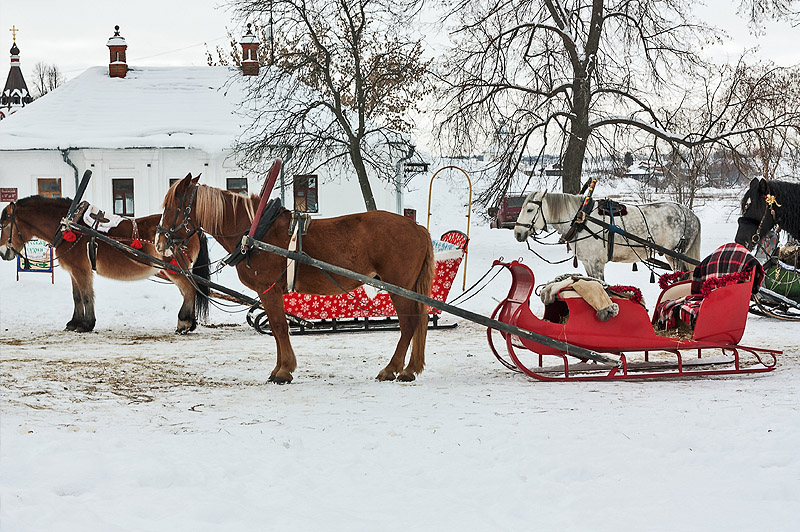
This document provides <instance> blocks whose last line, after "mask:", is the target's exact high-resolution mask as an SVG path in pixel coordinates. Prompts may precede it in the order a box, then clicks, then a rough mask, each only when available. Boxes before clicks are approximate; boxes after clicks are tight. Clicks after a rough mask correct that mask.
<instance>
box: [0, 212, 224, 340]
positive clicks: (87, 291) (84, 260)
mask: <svg viewBox="0 0 800 532" xmlns="http://www.w3.org/2000/svg"><path fill="white" fill-rule="evenodd" d="M71 202H72V200H70V199H69V198H46V197H43V196H30V197H27V198H23V199H21V200H19V201H17V202H12V203H10V204H9V205H7V206H6V207H5V208H4V209H3V212H2V214H1V215H0V227H2V234H1V235H0V257H2V258H3V259H4V260H12V259H13V258H14V257H16V256H17V255H20V256H22V257H23V258H24V257H25V255H24V244H25V242H28V241H29V240H32V239H34V238H38V239H40V240H44V241H46V242H47V243H49V244H52V242H53V238H54V236H55V234H56V231H58V230H59V227H60V225H61V220H62V219H63V218H64V217H65V216H66V215H67V211H68V210H69V207H70V204H71ZM159 218H160V216H159V215H158V214H154V215H152V216H147V217H144V218H136V227H137V228H138V235H139V241H140V242H141V244H142V248H141V251H142V252H144V253H147V254H148V255H154V254H155V246H154V245H153V238H154V236H155V233H156V226H157V225H158V220H159ZM133 227H134V226H133V223H132V222H131V220H130V219H123V221H122V222H121V223H120V224H119V225H118V226H117V227H114V228H113V229H110V230H109V231H108V236H109V237H110V238H113V239H115V240H118V241H120V242H123V243H127V244H131V243H132V242H133V240H134V238H133V237H134V230H133ZM76 237H77V238H76V240H75V241H74V242H68V241H67V240H62V241H61V242H60V243H59V244H58V246H57V247H56V248H55V254H56V257H57V258H58V263H59V265H61V266H62V267H63V268H64V269H65V270H66V271H67V272H68V273H69V274H70V277H72V299H73V301H74V303H75V310H74V312H73V314H72V319H71V320H69V321H68V322H67V327H66V329H67V330H68V331H76V332H88V331H91V330H92V329H94V325H95V314H94V286H93V281H94V277H93V275H92V265H91V262H90V259H89V253H88V246H89V243H90V238H89V237H88V236H86V235H83V234H80V233H77V234H76ZM137 247H138V246H137ZM96 257H97V258H96V264H97V273H98V274H100V275H102V276H104V277H110V278H112V279H118V280H122V281H136V280H139V279H146V278H148V277H150V276H151V275H154V274H156V273H158V271H159V269H158V268H155V267H154V266H153V265H151V264H149V263H146V262H140V261H138V260H136V259H135V258H134V256H133V255H132V254H129V253H126V252H125V251H122V250H119V249H117V248H115V247H114V246H112V245H111V244H108V243H107V242H103V241H102V240H100V239H97V253H96ZM176 262H178V265H179V266H181V267H183V268H188V267H189V265H190V264H191V263H194V269H193V273H194V274H195V275H199V276H200V277H202V278H205V279H208V248H207V246H206V239H205V237H204V236H203V237H201V236H197V235H196V236H194V237H193V238H192V239H190V240H189V241H188V242H187V245H186V247H185V248H184V249H183V250H182V253H180V254H179V255H178V257H176ZM165 273H166V274H167V277H168V278H169V279H170V280H171V281H172V282H173V283H175V285H177V287H178V289H179V290H180V291H181V295H183V304H182V305H181V309H180V311H179V312H178V329H177V332H178V333H182V334H183V333H187V332H189V331H192V330H194V329H195V327H196V326H197V318H198V317H199V318H201V319H204V318H205V316H206V314H207V312H208V287H206V286H205V285H200V287H198V289H197V290H196V289H195V285H194V284H193V283H191V282H190V281H189V280H188V279H187V278H186V277H185V276H183V275H181V274H179V273H170V272H169V271H168V270H165Z"/></svg>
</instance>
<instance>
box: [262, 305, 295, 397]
mask: <svg viewBox="0 0 800 532" xmlns="http://www.w3.org/2000/svg"><path fill="white" fill-rule="evenodd" d="M261 304H262V305H263V306H264V311H266V313H267V319H268V320H269V327H270V329H271V330H272V335H273V336H274V337H275V344H276V346H277V350H278V353H277V363H276V364H275V369H273V370H272V373H271V374H270V376H269V381H270V382H276V383H278V384H286V383H288V382H292V372H293V371H294V370H295V369H297V358H296V357H295V356H294V350H293V349H292V344H291V343H290V342H289V323H288V322H287V321H286V313H285V312H284V309H283V295H282V294H281V293H280V292H279V291H277V290H268V291H267V292H265V293H262V294H261Z"/></svg>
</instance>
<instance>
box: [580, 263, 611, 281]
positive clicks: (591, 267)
mask: <svg viewBox="0 0 800 532" xmlns="http://www.w3.org/2000/svg"><path fill="white" fill-rule="evenodd" d="M581 264H583V269H584V270H586V275H588V276H589V277H594V278H595V279H600V280H601V281H604V280H605V279H604V273H605V269H606V261H604V260H603V259H581Z"/></svg>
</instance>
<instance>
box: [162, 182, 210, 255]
mask: <svg viewBox="0 0 800 532" xmlns="http://www.w3.org/2000/svg"><path fill="white" fill-rule="evenodd" d="M199 179H200V176H199V175H198V176H197V177H194V178H193V177H192V174H186V177H184V178H183V179H181V180H180V181H178V182H177V183H175V184H174V185H172V186H171V187H170V189H169V190H168V191H167V195H166V196H164V210H163V212H162V213H161V220H160V221H159V223H158V227H157V228H156V238H155V246H156V251H158V252H159V253H161V254H162V255H164V256H167V257H169V256H171V255H172V253H173V250H174V248H175V247H176V246H180V245H182V244H183V243H184V242H186V241H187V240H189V238H191V236H192V235H193V234H194V233H196V232H197V228H196V227H195V226H194V224H193V223H192V218H191V212H192V207H193V206H194V201H195V197H196V194H197V187H198V185H197V182H198V180H199Z"/></svg>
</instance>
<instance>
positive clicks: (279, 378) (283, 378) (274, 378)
mask: <svg viewBox="0 0 800 532" xmlns="http://www.w3.org/2000/svg"><path fill="white" fill-rule="evenodd" d="M268 381H269V382H274V383H275V384H289V383H290V382H292V374H291V373H288V372H278V373H276V374H275V375H270V376H269V379H268Z"/></svg>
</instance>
